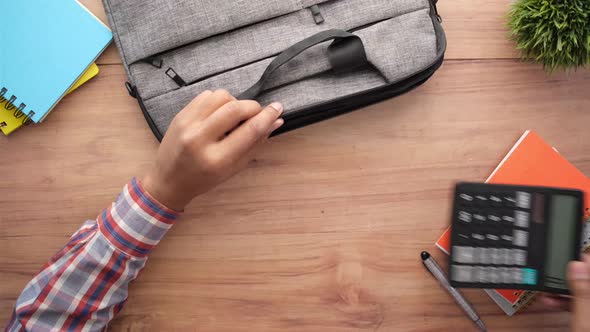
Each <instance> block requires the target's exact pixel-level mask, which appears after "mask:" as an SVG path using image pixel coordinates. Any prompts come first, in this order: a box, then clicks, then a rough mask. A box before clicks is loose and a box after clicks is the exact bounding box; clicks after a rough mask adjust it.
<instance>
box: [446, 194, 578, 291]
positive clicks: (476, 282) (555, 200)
mask: <svg viewBox="0 0 590 332" xmlns="http://www.w3.org/2000/svg"><path fill="white" fill-rule="evenodd" d="M583 201H584V199H583V193H582V192H581V191H577V190H567V189H556V188H545V187H526V186H509V185H491V184H480V183H460V184H457V186H456V190H455V202H454V207H453V215H452V234H451V256H450V264H449V272H450V273H449V274H450V278H449V279H450V280H451V285H452V286H453V287H469V288H508V289H526V290H540V291H545V292H551V293H560V294H569V290H568V286H567V281H566V276H565V274H566V268H567V264H568V263H569V262H570V261H572V260H579V258H580V241H581V232H582V222H583V221H582V220H583V214H584V207H583Z"/></svg>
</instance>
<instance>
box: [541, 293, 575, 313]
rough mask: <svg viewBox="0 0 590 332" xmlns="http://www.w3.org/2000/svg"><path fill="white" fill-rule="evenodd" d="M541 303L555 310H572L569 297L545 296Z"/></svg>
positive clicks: (542, 297)
mask: <svg viewBox="0 0 590 332" xmlns="http://www.w3.org/2000/svg"><path fill="white" fill-rule="evenodd" d="M541 301H543V304H545V305H546V306H547V307H550V308H552V309H555V310H570V305H571V301H570V299H569V298H567V297H562V296H553V295H550V294H543V295H542V296H541Z"/></svg>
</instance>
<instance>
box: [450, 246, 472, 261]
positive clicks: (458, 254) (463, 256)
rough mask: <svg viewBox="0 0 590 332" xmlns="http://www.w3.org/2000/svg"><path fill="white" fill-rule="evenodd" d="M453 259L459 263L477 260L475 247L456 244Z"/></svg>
mask: <svg viewBox="0 0 590 332" xmlns="http://www.w3.org/2000/svg"><path fill="white" fill-rule="evenodd" d="M453 261H455V262H457V263H467V264H471V263H474V262H475V257H474V248H473V247H463V246H454V247H453Z"/></svg>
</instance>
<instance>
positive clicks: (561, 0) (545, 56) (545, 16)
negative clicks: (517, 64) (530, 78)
mask: <svg viewBox="0 0 590 332" xmlns="http://www.w3.org/2000/svg"><path fill="white" fill-rule="evenodd" d="M508 27H509V29H510V35H511V38H512V39H513V40H514V41H515V42H516V47H517V49H518V50H520V52H521V54H522V56H523V58H525V59H532V60H534V61H536V62H539V63H541V64H542V65H543V67H544V68H545V69H546V70H547V71H549V72H552V71H554V70H556V69H562V70H567V69H575V68H578V67H588V66H590V0H516V1H515V2H514V3H513V4H512V8H511V9H510V11H509V13H508Z"/></svg>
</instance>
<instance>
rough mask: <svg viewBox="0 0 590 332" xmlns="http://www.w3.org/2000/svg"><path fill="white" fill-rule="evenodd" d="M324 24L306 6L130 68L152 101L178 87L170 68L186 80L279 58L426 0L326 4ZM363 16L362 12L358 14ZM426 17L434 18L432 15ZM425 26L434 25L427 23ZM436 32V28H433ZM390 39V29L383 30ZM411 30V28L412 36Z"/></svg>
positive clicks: (412, 8) (419, 5)
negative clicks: (321, 36) (317, 37)
mask: <svg viewBox="0 0 590 332" xmlns="http://www.w3.org/2000/svg"><path fill="white" fill-rule="evenodd" d="M319 7H320V10H321V12H322V16H323V17H324V20H325V21H324V23H322V24H315V22H314V20H313V17H312V15H311V14H310V12H309V11H308V10H301V11H298V12H294V13H291V14H288V15H285V16H281V17H278V18H276V19H273V20H269V21H265V22H261V23H259V24H255V25H251V26H248V27H245V28H243V29H239V30H235V31H232V32H230V33H226V34H221V35H217V36H214V37H211V38H208V39H205V40H202V41H200V42H197V43H193V44H191V45H188V46H186V47H183V48H180V49H178V50H175V51H172V52H168V53H165V54H162V55H161V56H160V58H161V59H162V60H163V62H164V66H163V68H160V69H159V68H156V67H154V66H151V65H149V64H146V63H142V62H139V63H135V64H133V65H131V66H130V69H131V72H132V74H133V76H134V77H135V78H136V80H137V81H139V82H145V84H141V85H140V86H139V87H138V88H139V89H140V91H141V94H142V96H143V97H144V98H146V99H149V98H152V97H154V96H158V95H161V94H163V93H165V92H168V91H171V90H174V89H175V88H177V87H178V86H177V85H176V84H175V83H174V82H173V81H172V80H170V78H169V77H168V76H166V74H165V71H166V69H168V68H174V70H175V71H176V72H177V73H178V74H179V75H180V76H181V77H182V78H183V79H184V80H185V81H187V82H194V81H197V80H199V79H200V78H203V77H207V76H210V75H214V74H219V73H221V72H224V71H227V70H230V69H232V68H236V67H239V66H242V65H245V64H248V63H252V62H255V61H258V60H260V59H265V58H268V57H271V56H276V55H277V54H278V53H280V52H281V51H283V50H285V49H286V48H288V47H289V46H291V45H293V44H295V43H296V42H298V41H300V40H302V39H304V38H306V37H309V36H311V35H313V34H315V33H318V32H320V31H323V30H328V29H342V30H350V29H355V28H359V27H362V26H364V25H367V24H371V23H374V22H379V21H381V20H385V19H388V18H392V17H397V16H400V15H403V14H407V13H409V12H413V11H417V10H426V9H427V8H428V2H427V1H416V0H398V1H391V0H363V1H358V0H341V1H332V2H326V3H323V4H321V5H320V6H319ZM361 11H362V13H363V15H358V12H361ZM427 14H428V13H426V15H425V16H424V17H425V18H426V20H428V21H430V18H429V17H428V15H427ZM425 25H426V27H429V24H428V22H426V24H425ZM431 30H432V29H431ZM380 32H381V33H384V36H383V37H384V38H385V39H387V34H388V33H389V31H380ZM411 33H412V31H408V35H410V36H411Z"/></svg>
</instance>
